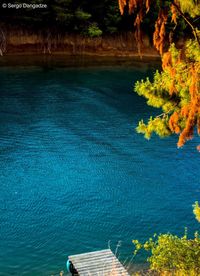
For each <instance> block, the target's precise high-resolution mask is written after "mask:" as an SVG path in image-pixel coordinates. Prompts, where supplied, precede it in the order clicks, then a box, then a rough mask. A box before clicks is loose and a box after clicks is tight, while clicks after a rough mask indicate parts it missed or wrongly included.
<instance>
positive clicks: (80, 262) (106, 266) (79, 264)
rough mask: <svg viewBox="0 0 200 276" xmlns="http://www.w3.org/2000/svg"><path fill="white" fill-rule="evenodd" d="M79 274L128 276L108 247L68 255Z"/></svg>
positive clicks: (86, 275)
mask: <svg viewBox="0 0 200 276" xmlns="http://www.w3.org/2000/svg"><path fill="white" fill-rule="evenodd" d="M68 258H69V260H70V261H71V262H72V264H73V266H74V267H75V269H76V270H77V272H78V275H79V276H130V274H129V273H128V271H127V270H126V269H125V267H124V266H123V265H122V264H121V263H120V261H119V260H118V259H117V257H116V256H115V255H114V254H113V252H112V251H111V250H110V249H105V250H99V251H94V252H88V253H82V254H77V255H72V256H69V257H68Z"/></svg>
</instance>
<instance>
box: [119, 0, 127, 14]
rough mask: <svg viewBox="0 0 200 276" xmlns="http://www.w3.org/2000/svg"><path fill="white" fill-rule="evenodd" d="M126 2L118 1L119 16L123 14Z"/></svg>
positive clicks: (125, 0) (124, 0)
mask: <svg viewBox="0 0 200 276" xmlns="http://www.w3.org/2000/svg"><path fill="white" fill-rule="evenodd" d="M126 2H127V0H118V4H119V10H120V13H121V14H124V8H125V6H126Z"/></svg>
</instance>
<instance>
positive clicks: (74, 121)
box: [0, 65, 200, 276]
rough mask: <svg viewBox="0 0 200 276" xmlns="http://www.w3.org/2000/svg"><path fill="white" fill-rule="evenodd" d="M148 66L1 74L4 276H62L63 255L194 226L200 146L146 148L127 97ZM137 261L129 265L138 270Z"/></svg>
mask: <svg viewBox="0 0 200 276" xmlns="http://www.w3.org/2000/svg"><path fill="white" fill-rule="evenodd" d="M153 70H154V69H153V68H152V66H144V67H143V66H139V65H138V66H115V67H114V66H112V67H111V66H108V67H85V68H84V67H82V68H79V67H78V68H77V67H76V68H75V67H74V68H69V67H62V68H60V67H56V66H54V67H51V68H44V67H38V66H34V67H33V66H32V67H31V66H28V67H23V66H19V65H18V66H9V67H2V68H0V275H2V276H8V275H37V276H40V275H58V273H59V272H60V271H61V270H65V262H66V259H67V256H68V255H71V254H76V253H81V252H87V251H92V250H98V249H104V248H107V247H108V242H109V241H110V244H111V248H112V249H113V250H115V247H116V244H117V242H118V241H121V247H120V249H119V252H120V256H121V259H122V260H125V259H126V258H128V260H130V258H131V256H132V252H133V250H134V248H133V245H132V242H131V241H132V239H140V240H142V241H144V240H145V239H147V238H148V237H149V236H150V235H152V234H153V233H155V232H157V233H160V232H168V231H170V232H172V233H174V234H183V232H184V227H185V226H186V227H188V232H189V233H192V232H193V231H194V230H197V229H198V228H199V225H198V223H197V222H196V221H195V219H194V216H193V214H192V204H193V203H194V202H195V201H196V200H198V199H199V192H200V169H199V161H200V155H199V153H198V152H197V151H196V146H197V144H198V139H197V138H195V139H194V140H193V141H191V142H189V143H187V145H186V146H185V147H184V148H183V149H179V150H178V149H177V148H176V141H177V137H175V136H174V137H170V138H167V139H159V138H158V137H153V138H152V139H151V140H150V141H147V140H145V139H144V138H143V137H142V136H141V135H139V134H137V133H136V132H135V127H136V125H137V122H138V120H139V119H141V118H144V119H145V118H148V117H149V116H150V115H151V114H158V113H159V111H158V110H154V109H152V108H150V107H148V106H147V105H146V103H145V100H144V99H142V98H140V97H139V96H137V95H136V94H134V93H133V92H132V87H133V85H134V82H135V81H136V80H137V79H141V78H144V77H145V76H146V75H149V74H150V75H151V74H152V72H153ZM142 261H143V259H142V257H140V258H139V259H138V260H133V262H136V263H137V262H142Z"/></svg>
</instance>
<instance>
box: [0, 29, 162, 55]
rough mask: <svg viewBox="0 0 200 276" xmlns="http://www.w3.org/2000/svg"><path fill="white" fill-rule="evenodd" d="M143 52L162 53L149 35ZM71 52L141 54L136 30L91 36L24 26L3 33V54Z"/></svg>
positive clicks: (0, 49)
mask: <svg viewBox="0 0 200 276" xmlns="http://www.w3.org/2000/svg"><path fill="white" fill-rule="evenodd" d="M141 51H142V54H143V55H144V56H149V57H159V54H158V53H157V51H156V50H155V49H154V48H153V47H152V46H151V45H150V42H149V39H148V37H147V36H144V38H143V45H142V47H141ZM33 53H34V54H41V53H43V54H59V53H63V54H69V55H97V56H118V57H123V56H124V57H126V56H138V49H137V42H136V40H135V38H134V34H133V33H131V32H129V33H122V34H117V35H113V36H103V37H98V38H88V37H84V36H81V35H75V34H54V35H53V34H51V32H48V33H46V34H45V35H44V34H42V33H36V32H35V33H34V32H28V31H24V30H23V31H22V30H17V31H16V30H15V31H12V30H4V31H1V34H0V54H3V55H8V54H9V55H10V54H33Z"/></svg>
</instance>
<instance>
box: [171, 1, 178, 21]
mask: <svg viewBox="0 0 200 276" xmlns="http://www.w3.org/2000/svg"><path fill="white" fill-rule="evenodd" d="M171 13H172V22H174V23H175V24H177V9H176V7H175V6H174V5H173V4H171Z"/></svg>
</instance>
